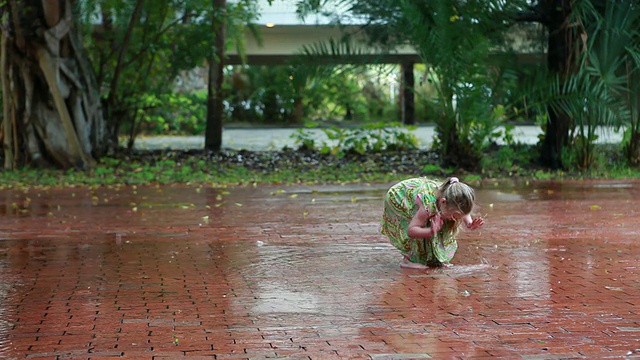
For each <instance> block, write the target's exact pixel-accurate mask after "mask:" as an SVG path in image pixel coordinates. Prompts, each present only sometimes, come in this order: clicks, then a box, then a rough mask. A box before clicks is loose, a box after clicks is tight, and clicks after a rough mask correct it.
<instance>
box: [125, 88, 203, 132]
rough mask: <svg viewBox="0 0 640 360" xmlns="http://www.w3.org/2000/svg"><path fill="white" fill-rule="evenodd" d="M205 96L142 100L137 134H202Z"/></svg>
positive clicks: (162, 97)
mask: <svg viewBox="0 0 640 360" xmlns="http://www.w3.org/2000/svg"><path fill="white" fill-rule="evenodd" d="M205 102H206V94H205V93H203V92H200V93H195V94H181V93H170V94H162V95H159V96H156V95H153V94H150V95H147V96H146V97H144V98H143V99H142V105H143V108H144V109H145V110H139V119H140V120H139V127H138V130H137V131H136V134H135V135H136V136H137V135H138V134H140V133H144V134H151V135H169V134H175V135H180V134H204V130H205V126H206V121H205V119H206V106H205Z"/></svg>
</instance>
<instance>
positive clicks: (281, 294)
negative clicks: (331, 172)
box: [0, 181, 640, 360]
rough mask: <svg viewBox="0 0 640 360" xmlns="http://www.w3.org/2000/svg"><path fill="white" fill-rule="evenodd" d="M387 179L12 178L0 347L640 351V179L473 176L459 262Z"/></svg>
mask: <svg viewBox="0 0 640 360" xmlns="http://www.w3.org/2000/svg"><path fill="white" fill-rule="evenodd" d="M388 186H389V184H382V185H380V184H378V185H348V186H287V187H285V186H257V187H252V186H248V187H230V188H212V187H203V188H197V187H164V188H157V187H144V188H134V187H121V188H114V189H105V188H100V189H96V190H89V189H72V190H38V191H36V190H31V191H27V192H22V191H5V192H0V215H1V217H0V237H1V239H2V240H1V241H0V276H1V279H2V283H0V358H4V359H113V358H118V357H124V358H131V359H176V358H190V359H245V358H246V359H267V358H290V359H330V358H353V359H378V360H380V359H408V358H411V359H415V358H434V359H469V358H476V359H482V358H491V357H500V358H520V359H530V360H531V359H567V358H596V359H600V358H632V357H638V356H640V341H639V340H638V338H639V337H640V314H639V313H640V310H639V308H638V305H639V303H640V300H638V299H640V284H639V282H640V270H639V269H640V268H639V264H638V261H639V260H638V259H639V256H640V242H639V241H638V240H639V238H640V230H638V229H640V216H638V215H639V214H638V210H637V209H638V206H637V201H638V199H639V195H640V183H639V182H629V181H617V182H614V181H608V182H606V181H605V182H563V183H554V182H542V183H533V184H522V185H518V186H506V185H499V186H496V185H495V184H483V185H479V186H478V190H477V191H478V197H479V203H480V205H481V208H480V210H479V211H480V212H481V213H482V214H487V216H486V218H487V224H486V226H485V228H484V229H483V230H482V231H480V232H464V233H462V234H461V237H460V249H459V251H458V253H457V254H456V257H455V258H454V261H453V262H454V263H455V264H456V266H454V267H453V268H452V269H446V270H434V271H428V272H423V271H416V270H406V269H401V268H400V267H399V261H400V256H399V254H398V252H397V251H396V250H395V249H393V248H392V247H391V246H390V245H389V243H388V242H387V240H386V238H385V237H383V236H381V235H379V234H378V233H377V226H378V220H379V217H380V214H381V210H382V207H381V199H382V196H383V194H384V192H385V190H386V189H387V188H388Z"/></svg>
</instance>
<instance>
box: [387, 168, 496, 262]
mask: <svg viewBox="0 0 640 360" xmlns="http://www.w3.org/2000/svg"><path fill="white" fill-rule="evenodd" d="M474 201H475V194H474V191H473V189H472V188H471V187H470V186H469V185H467V184H464V183H461V182H460V181H459V180H458V178H455V177H451V178H449V179H448V180H447V181H445V182H444V183H442V184H439V183H437V182H436V181H433V180H429V179H427V178H414V179H407V180H404V181H401V182H399V183H398V184H395V185H393V186H392V187H391V189H389V191H388V192H387V195H386V197H385V199H384V213H383V215H382V223H381V225H382V228H381V232H382V234H384V235H386V236H388V237H389V240H391V243H392V244H393V245H394V246H395V247H396V248H398V250H400V251H401V252H402V255H403V259H402V264H401V265H400V266H402V267H407V268H414V269H426V268H427V267H440V266H450V264H449V261H451V259H452V258H453V255H454V254H455V252H456V250H457V249H458V243H457V242H456V239H455V235H456V234H457V232H458V229H459V227H460V225H461V224H462V223H464V224H465V225H466V227H467V228H468V229H471V230H475V229H479V228H480V227H482V225H483V224H484V220H483V219H482V218H475V219H472V217H471V211H472V210H473V207H474Z"/></svg>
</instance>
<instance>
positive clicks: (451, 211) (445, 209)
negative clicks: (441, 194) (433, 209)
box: [439, 198, 465, 221]
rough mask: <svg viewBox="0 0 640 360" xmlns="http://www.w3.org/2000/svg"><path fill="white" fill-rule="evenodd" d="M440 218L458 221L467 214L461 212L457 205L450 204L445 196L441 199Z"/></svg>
mask: <svg viewBox="0 0 640 360" xmlns="http://www.w3.org/2000/svg"><path fill="white" fill-rule="evenodd" d="M439 202H440V204H439V205H440V218H441V219H442V220H453V221H457V220H460V219H462V217H464V215H465V214H463V213H461V212H460V211H459V210H458V209H457V208H456V207H454V206H448V205H447V200H445V199H444V198H441V199H440V201H439Z"/></svg>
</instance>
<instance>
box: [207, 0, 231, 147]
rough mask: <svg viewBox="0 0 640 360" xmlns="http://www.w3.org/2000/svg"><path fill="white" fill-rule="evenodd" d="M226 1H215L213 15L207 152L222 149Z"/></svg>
mask: <svg viewBox="0 0 640 360" xmlns="http://www.w3.org/2000/svg"><path fill="white" fill-rule="evenodd" d="M226 8H227V2H226V0H213V15H212V19H211V27H212V30H213V34H214V36H215V38H214V44H213V51H212V56H211V59H210V60H209V81H208V86H207V91H208V93H207V128H206V133H205V139H204V147H205V150H209V151H220V149H221V148H222V115H223V111H222V110H223V108H222V107H223V99H224V96H223V94H222V84H223V82H224V77H223V69H224V47H225V39H226V34H225V30H226V29H225V21H226Z"/></svg>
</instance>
